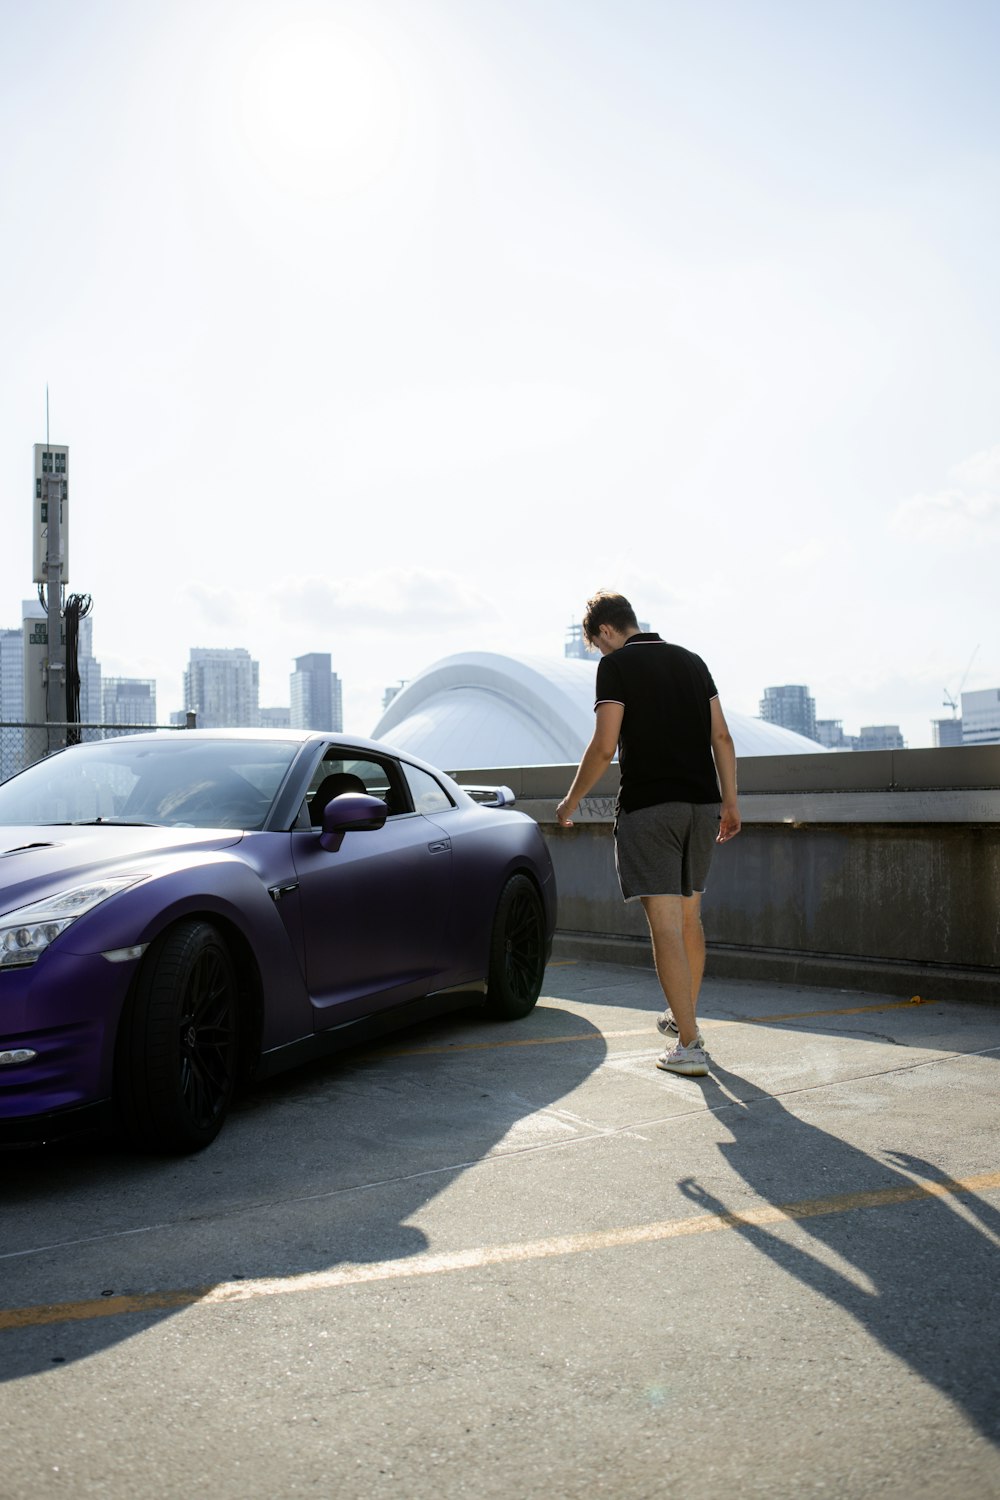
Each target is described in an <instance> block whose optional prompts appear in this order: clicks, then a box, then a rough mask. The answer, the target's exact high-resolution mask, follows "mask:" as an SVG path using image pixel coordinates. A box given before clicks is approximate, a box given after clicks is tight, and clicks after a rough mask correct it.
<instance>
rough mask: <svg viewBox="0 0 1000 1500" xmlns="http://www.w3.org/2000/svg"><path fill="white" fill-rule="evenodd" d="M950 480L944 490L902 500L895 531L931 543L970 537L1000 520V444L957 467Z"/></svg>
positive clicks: (896, 511)
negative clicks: (949, 538)
mask: <svg viewBox="0 0 1000 1500" xmlns="http://www.w3.org/2000/svg"><path fill="white" fill-rule="evenodd" d="M948 479H949V483H948V484H947V485H946V486H945V487H944V488H943V489H940V490H935V491H934V492H933V493H931V494H917V495H911V496H910V498H909V499H908V500H903V501H901V502H900V504H899V505H898V506H897V507H896V509H895V511H894V513H893V515H892V518H891V520H890V526H891V527H892V529H893V530H894V531H900V532H903V533H905V534H906V535H908V536H913V537H916V538H917V539H918V540H921V541H931V540H942V539H945V538H948V537H961V536H967V535H970V534H971V533H973V532H977V531H981V530H983V529H984V528H986V527H991V526H994V525H996V524H997V522H998V521H1000V445H998V446H997V447H995V448H987V449H985V450H984V451H983V452H982V453H976V454H973V456H972V457H971V458H967V459H966V460H965V461H964V462H963V463H960V464H956V465H955V467H954V468H953V469H952V470H951V472H950V474H949V475H948Z"/></svg>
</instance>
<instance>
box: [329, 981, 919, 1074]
mask: <svg viewBox="0 0 1000 1500" xmlns="http://www.w3.org/2000/svg"><path fill="white" fill-rule="evenodd" d="M542 1000H543V1003H542V1005H541V1006H540V1008H541V1009H542V1010H546V1009H549V1008H556V1007H558V1008H559V1009H561V1008H562V1004H563V1002H561V1001H558V1000H554V999H553V997H552V996H551V995H545V996H543V997H542ZM545 1001H551V1002H553V1003H552V1006H551V1007H550V1006H549V1005H546V1004H544V1002H545ZM937 1003H938V1002H936V1001H933V1000H922V999H921V998H920V996H919V995H914V997H913V999H912V1000H886V1001H883V1002H881V1003H880V1004H878V1005H851V1006H845V1007H844V1008H842V1009H839V1010H798V1011H789V1012H787V1013H786V1014H784V1015H780V1016H740V1017H739V1018H738V1019H734V1020H721V1019H720V1020H711V1021H710V1023H709V1024H710V1025H712V1026H743V1025H746V1026H763V1025H768V1024H772V1023H774V1022H777V1021H808V1020H814V1019H817V1018H819V1019H822V1018H823V1017H824V1016H860V1015H864V1014H865V1013H867V1012H868V1011H879V1010H900V1009H902V1010H907V1009H910V1008H912V1007H913V1006H914V1005H934V1004H937ZM571 1014H572V1013H571ZM703 1019H704V1018H703ZM651 1021H652V1018H651ZM650 1029H651V1028H650V1026H649V1025H647V1026H633V1027H630V1028H629V1029H627V1030H624V1031H580V1032H570V1033H568V1034H567V1035H566V1036H533V1037H514V1038H512V1039H511V1040H509V1041H503V1042H496V1041H493V1042H454V1043H446V1044H445V1045H443V1046H440V1047H393V1048H388V1047H387V1048H386V1049H385V1050H381V1049H380V1050H379V1051H378V1052H361V1053H358V1055H357V1060H358V1061H359V1062H365V1061H370V1060H374V1059H376V1058H380V1057H441V1056H444V1055H445V1054H446V1053H449V1052H493V1051H496V1050H497V1049H499V1048H503V1047H554V1046H556V1045H557V1044H558V1043H560V1042H599V1041H603V1040H604V1039H605V1038H606V1037H608V1038H610V1037H622V1036H647V1035H648V1034H649V1032H650ZM654 1041H655V1038H654Z"/></svg>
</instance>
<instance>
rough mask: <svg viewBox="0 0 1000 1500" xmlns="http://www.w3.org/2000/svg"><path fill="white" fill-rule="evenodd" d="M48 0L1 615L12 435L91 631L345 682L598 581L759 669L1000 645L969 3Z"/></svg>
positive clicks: (917, 734)
mask: <svg viewBox="0 0 1000 1500" xmlns="http://www.w3.org/2000/svg"><path fill="white" fill-rule="evenodd" d="M723 14H724V17H725V24H724V25H720V24H719V17H718V14H717V13H716V12H713V11H712V10H711V9H710V8H709V9H706V8H705V7H704V6H700V5H697V4H696V3H695V0H676V3H672V4H671V5H669V6H658V5H655V4H653V3H651V0H622V3H621V4H620V5H616V6H615V7H613V8H612V7H604V6H600V5H598V4H595V3H593V0H580V3H577V0H573V3H572V4H571V3H569V0H538V3H537V4H533V5H532V6H530V7H524V6H518V5H513V6H510V7H503V8H500V9H497V8H495V7H488V6H483V5H481V4H477V3H475V0H472V3H470V4H468V5H463V6H456V5H454V4H453V3H451V0H424V3H422V4H421V6H420V7H419V8H417V9H414V8H413V7H408V6H406V5H404V4H403V3H402V0H386V3H385V4H383V5H379V6H377V7H376V6H372V5H370V4H364V3H362V0H337V3H333V0H330V3H326V0H324V3H320V0H281V3H279V0H256V3H255V4H254V5H252V6H249V7H248V6H245V5H240V4H237V3H236V0H219V3H218V4H216V5H213V6H211V7H209V8H208V9H207V10H206V9H205V8H204V7H196V6H195V5H194V4H193V0H177V3H176V4H171V5H169V6H154V7H134V6H130V5H128V4H127V3H125V0H101V3H100V4H97V3H94V0H84V3H82V4H77V3H70V0H38V3H37V4H36V5H33V6H31V7H8V8H7V9H6V11H5V14H4V17H3V20H2V22H0V34H2V40H3V43H4V45H3V47H2V48H0V138H2V141H3V145H4V150H3V152H2V153H0V184H2V190H3V202H4V205H5V210H6V213H7V216H8V221H9V225H10V226H11V231H10V232H9V233H8V234H6V235H5V236H3V237H0V287H2V288H3V293H2V295H3V298H4V304H3V324H4V333H5V356H6V357H5V360H4V365H3V369H2V371H0V396H2V399H0V492H2V494H3V497H4V515H5V519H6V521H7V527H6V531H5V546H4V549H3V551H2V556H0V601H6V604H5V606H4V608H3V609H2V610H0V614H3V615H4V616H6V618H7V620H8V622H9V624H11V625H14V624H16V622H17V618H18V606H19V603H20V600H21V599H22V598H23V597H24V596H25V593H26V592H27V590H26V583H27V579H28V578H29V577H30V567H31V546H32V541H31V514H30V507H31V500H32V497H31V493H30V483H31V478H30V466H31V446H32V444H33V443H35V442H37V441H40V440H41V439H43V438H44V436H45V389H46V386H48V387H49V389H50V393H51V427H50V436H51V439H52V443H53V444H67V445H69V446H70V448H71V449H72V453H73V498H72V505H73V522H72V524H73V545H72V557H71V564H70V566H71V574H70V583H71V586H72V587H73V588H74V589H77V590H81V591H85V592H87V593H89V594H90V595H91V596H92V598H93V601H94V617H95V620H96V622H97V624H96V629H97V631H98V635H99V638H100V640H101V641H102V643H103V644H104V645H105V646H106V648H107V649H106V650H105V651H104V652H103V653H102V658H103V661H104V666H105V670H106V671H107V672H108V674H109V675H111V676H116V677H137V678H139V679H143V680H150V679H152V680H155V681H156V682H157V692H158V698H159V701H160V703H161V705H162V707H164V708H165V707H167V706H168V705H169V706H170V707H171V708H172V707H173V706H174V705H176V704H179V703H180V701H181V696H182V693H181V681H182V673H183V665H184V663H183V661H182V660H181V659H179V654H178V653H177V652H176V651H175V645H174V643H175V641H176V639H177V637H178V632H180V637H181V639H184V640H190V641H200V642H204V643H206V644H209V645H216V646H218V647H230V646H233V645H235V644H239V645H242V646H243V647H244V648H245V649H246V650H248V651H249V652H250V653H251V655H252V656H253V657H254V659H255V660H257V661H258V662H259V663H260V695H261V701H262V702H263V703H278V702H280V701H283V700H284V697H285V686H284V684H285V679H286V676H287V672H288V663H289V662H290V661H292V660H294V658H295V657H296V655H298V654H300V653H301V652H302V650H303V649H308V648H309V647H310V646H311V645H313V644H315V643H317V642H320V643H324V644H329V645H330V646H331V647H332V649H333V651H334V655H335V657H336V659H337V664H338V671H339V672H340V674H341V677H342V679H343V681H344V684H345V697H344V718H345V724H347V725H349V726H351V727H356V728H359V729H364V727H365V726H367V725H369V724H372V723H374V722H375V721H376V719H377V717H378V714H379V710H380V705H381V698H382V694H383V692H384V690H385V688H386V686H387V684H390V683H392V682H394V681H396V680H399V679H400V678H406V679H410V678H412V677H414V676H415V675H416V674H417V673H418V672H419V671H421V670H422V669H424V668H425V667H426V666H428V665H429V664H431V663H433V662H434V661H436V660H439V659H441V658H442V657H445V656H447V655H449V654H451V653H452V652H455V651H457V650H493V651H500V652H505V651H510V652H513V653H515V654H518V655H522V656H529V655H550V654H558V652H559V650H560V643H561V640H562V636H563V632H564V628H565V622H566V617H567V615H568V614H575V616H576V617H577V618H579V616H580V614H582V611H583V607H584V603H585V600H586V599H587V597H588V596H589V595H590V594H591V593H593V591H594V590H595V589H596V588H599V587H612V588H618V589H620V590H621V591H622V592H624V593H625V594H626V595H627V596H628V597H629V598H630V599H631V600H632V602H633V604H634V606H635V608H636V610H637V611H638V613H639V615H640V617H641V618H643V619H646V620H649V622H650V623H651V625H652V627H653V629H656V630H658V631H660V633H661V634H663V635H664V636H666V637H667V638H669V639H673V640H676V641H679V642H681V643H682V644H684V645H686V646H689V647H690V648H691V649H693V650H695V651H697V652H698V653H699V654H700V655H702V656H703V657H704V659H705V660H706V661H707V662H708V663H709V665H710V667H711V669H712V671H713V675H714V676H715V678H716V681H717V683H718V685H719V688H720V693H721V695H722V700H723V702H724V704H726V705H727V706H731V707H732V708H734V709H737V710H739V711H741V712H745V713H750V714H755V713H756V706H757V703H758V701H759V698H760V694H761V690H762V687H763V686H764V685H765V684H766V683H769V682H786V683H796V682H798V683H801V682H808V683H809V684H810V686H811V690H812V692H813V693H814V695H815V697H816V700H817V702H818V703H819V704H821V705H822V707H823V711H824V712H825V713H827V714H833V713H835V714H836V715H837V716H838V717H840V718H842V720H843V721H844V723H845V724H849V725H851V726H861V725H865V724H873V723H877V722H880V721H883V720H885V719H891V720H895V721H898V723H899V724H900V726H901V729H902V731H903V735H904V738H905V739H906V741H907V743H908V744H910V745H914V746H917V745H926V744H930V743H931V723H932V721H933V720H934V719H935V718H936V717H940V716H941V715H942V714H944V713H945V712H946V710H945V709H944V708H943V707H942V703H943V701H944V698H945V694H946V693H948V694H950V695H952V696H954V695H955V693H956V691H957V687H958V683H959V681H960V679H961V677H962V674H963V672H964V671H965V669H966V664H967V663H968V662H969V661H970V658H971V657H972V655H973V652H974V650H975V648H976V647H977V646H978V647H979V651H978V655H977V656H976V658H975V661H974V663H973V667H972V671H971V672H970V674H969V678H968V681H967V682H966V684H965V686H966V688H967V689H969V690H985V689H989V688H991V687H992V686H993V685H994V684H995V683H997V682H1000V637H998V632H997V629H996V621H995V604H994V602H993V598H994V594H995V582H994V579H993V558H994V557H995V554H996V546H997V543H998V541H1000V419H998V415H997V410H998V408H997V401H996V392H997V389H998V386H1000V336H998V335H1000V283H998V281H997V278H996V275H995V270H994V267H993V260H994V258H995V257H994V252H993V248H992V247H993V245H994V244H995V243H996V240H997V238H998V235H997V230H998V228H1000V194H998V192H997V185H998V178H1000V93H998V91H997V89H996V87H995V80H994V76H993V74H994V67H993V59H994V58H995V57H996V55H997V50H998V43H1000V12H998V11H997V9H996V7H994V6H990V5H987V4H985V3H982V0H958V3H956V4H955V5H954V6H951V7H948V8H947V10H945V9H943V8H937V9H935V8H933V7H918V8H916V9H914V7H913V6H912V5H909V4H906V3H905V0H887V3H886V4H885V5H882V6H879V7H871V6H866V5H864V4H861V3H860V0H847V3H846V4H845V5H843V6H840V7H836V8H834V9H830V8H825V9H824V8H822V7H809V6H807V7H799V8H797V9H795V8H790V7H788V6H787V5H785V4H780V3H778V0H748V3H747V4H746V5H743V6H730V7H726V8H725V9H724V12H723Z"/></svg>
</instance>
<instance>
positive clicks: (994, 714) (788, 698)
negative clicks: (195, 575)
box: [0, 600, 1000, 750]
mask: <svg viewBox="0 0 1000 1500" xmlns="http://www.w3.org/2000/svg"><path fill="white" fill-rule="evenodd" d="M23 608H24V609H25V611H27V610H29V609H33V608H34V603H33V601H30V600H26V601H24V605H23ZM39 608H40V606H39ZM640 628H641V629H644V630H645V629H648V628H649V625H648V622H646V621H640ZM82 633H83V643H84V652H83V657H82V658H81V664H82V665H83V666H84V680H85V684H86V683H87V681H88V679H89V680H90V684H91V685H90V687H89V692H88V691H87V690H85V692H84V695H83V700H82V701H83V706H84V710H85V711H84V712H82V714H81V717H82V719H83V721H84V722H87V721H89V722H94V723H96V722H107V723H118V722H121V723H127V722H129V719H128V717H127V713H126V711H125V710H124V708H123V707H122V706H121V705H124V704H126V703H130V702H133V701H135V702H136V703H137V704H139V705H140V711H139V712H137V717H136V719H135V722H136V723H154V722H155V723H163V724H166V723H168V722H175V721H179V720H180V719H181V718H183V716H184V714H185V712H187V711H189V710H191V709H192V708H195V709H196V711H197V708H196V705H195V704H194V703H193V701H192V692H193V691H194V690H193V689H192V688H191V685H190V684H191V674H192V671H193V669H194V667H195V663H196V658H216V659H222V658H237V657H238V658H241V659H243V660H245V663H246V666H247V668H248V669H249V670H250V671H251V672H252V674H253V683H254V702H255V703H256V705H257V707H256V709H255V710H250V709H247V708H246V705H245V704H244V709H245V711H243V712H241V713H240V714H238V715H237V717H236V718H229V719H226V718H219V717H218V715H217V713H216V712H215V709H214V708H213V709H212V710H211V711H209V713H208V714H207V715H202V718H203V719H204V721H205V724H206V726H207V725H211V724H215V723H219V724H223V723H230V722H231V723H233V724H236V723H237V722H240V723H246V724H247V725H250V724H251V723H252V721H253V720H254V718H255V715H256V717H258V718H259V719H260V722H261V723H262V724H265V723H267V722H271V723H274V724H275V725H277V724H278V723H279V722H280V723H285V722H287V723H288V724H290V725H292V726H295V725H298V727H300V728H301V727H314V728H329V729H334V730H337V731H342V730H343V729H345V728H347V729H349V730H350V731H351V732H352V733H357V734H363V735H366V736H367V735H368V734H370V733H371V730H372V727H373V725H372V724H369V725H367V726H364V725H360V724H355V725H346V724H345V721H344V717H343V706H342V705H343V698H344V686H345V685H344V683H343V681H342V680H341V678H340V676H339V674H338V673H336V672H334V671H333V670H332V659H333V658H332V653H331V652H315V651H314V652H307V653H300V654H299V655H297V656H296V657H294V658H293V670H292V671H291V672H290V673H289V674H288V688H289V691H288V695H287V696H288V701H287V702H284V701H280V702H271V703H266V702H264V701H263V700H262V699H261V696H260V691H259V665H260V664H259V662H258V661H257V660H256V659H254V658H253V657H252V655H251V653H250V652H248V650H247V649H246V647H240V646H235V647H234V646H227V647H207V648H206V647H194V646H192V647H189V648H188V667H187V668H186V669H185V670H184V672H183V676H182V680H183V681H184V683H185V691H184V693H183V694H182V696H183V697H184V703H183V705H180V706H172V707H170V708H168V709H163V710H161V712H160V713H158V714H157V715H155V716H153V717H149V716H148V715H147V713H146V712H145V708H146V704H147V703H148V702H149V701H150V700H151V701H152V702H153V703H154V704H158V698H157V686H156V682H155V679H142V678H136V677H131V676H128V675H123V676H112V675H109V674H107V673H105V672H104V671H103V669H102V665H101V660H100V659H99V658H96V657H95V655H94V653H93V618H92V616H88V617H87V619H86V620H85V621H83V622H82ZM20 635H21V632H20V630H12V629H0V645H2V646H3V663H2V665H3V668H4V670H3V671H2V672H0V685H2V688H3V696H4V702H5V704H6V705H7V709H8V710H9V711H10V712H6V711H5V714H4V715H3V717H4V718H5V719H7V718H11V719H13V720H17V719H19V718H20V714H19V713H18V712H16V711H14V708H15V698H14V695H15V694H16V693H20V691H21V680H20V655H21V643H20ZM11 637H16V638H17V641H16V646H17V649H16V650H15V649H14V643H13V642H12V640H11ZM551 654H552V655H553V659H557V658H556V656H555V653H551ZM563 657H564V659H565V657H576V658H579V659H584V660H586V659H588V658H589V653H588V652H586V650H585V648H584V643H583V641H582V635H581V630H580V626H579V624H578V623H577V622H571V623H570V625H569V626H568V627H567V629H566V632H565V636H564V643H563ZM432 665H433V663H430V662H428V663H426V664H425V667H424V668H422V669H421V671H423V670H426V668H427V667H430V666H432ZM95 666H96V668H97V672H96V676H94V675H93V673H92V672H91V671H89V670H88V669H91V668H93V667H95ZM595 667H596V660H595ZM317 673H319V674H320V675H321V676H322V678H323V686H322V687H321V688H320V689H319V691H320V697H319V699H316V698H315V696H314V695H315V693H316V691H317V690H316V688H315V686H314V685H313V680H312V679H313V678H314V676H315V674H317ZM326 674H329V678H330V682H329V684H327V683H326V681H325V678H326ZM417 675H419V674H417ZM199 681H200V679H199ZM405 685H406V680H405V679H402V678H399V679H397V680H396V682H395V683H394V684H386V685H385V686H384V687H383V689H382V693H381V698H380V703H379V711H380V713H381V711H382V710H384V709H385V707H386V706H387V704H388V703H389V702H390V701H391V699H392V697H393V696H394V695H395V693H396V692H398V691H399V689H400V688H401V687H403V686H405ZM108 688H111V690H112V693H111V696H112V700H113V702H114V704H115V707H114V708H113V709H112V710H111V711H109V709H108V705H107V702H106V697H107V689H108ZM762 691H763V697H762V698H761V699H760V701H759V703H758V710H759V711H758V713H757V714H756V715H754V717H756V718H760V719H761V720H762V721H763V722H767V723H773V724H779V725H781V726H782V727H784V728H787V729H792V730H794V731H795V732H796V733H799V734H802V735H804V736H805V737H806V738H808V739H812V740H815V741H816V742H817V743H819V744H822V745H824V746H825V747H826V748H828V749H852V750H865V749H906V748H917V747H915V746H912V745H910V744H909V742H908V741H906V739H905V737H904V736H903V734H902V732H901V730H900V726H899V724H898V723H896V722H891V723H890V722H884V721H883V722H880V723H878V724H876V723H870V724H861V725H859V726H858V727H857V730H856V731H851V730H850V729H848V730H847V731H845V730H844V729H843V723H844V720H843V718H820V717H819V716H818V715H817V713H816V702H815V698H814V697H813V695H812V694H811V692H810V689H809V687H808V685H806V684H783V685H769V686H767V687H765V688H764V689H763V690H762ZM194 695H195V696H198V697H205V692H204V688H202V689H201V690H200V691H194ZM208 696H209V697H210V698H211V697H212V694H211V693H210V694H209V695H208ZM98 701H100V703H101V711H100V712H99V713H98V712H96V711H95V709H94V704H95V703H97V702H98ZM314 702H315V704H316V706H317V712H316V713H315V714H313V715H312V716H310V708H311V706H312V705H313V704H314ZM966 702H968V704H969V705H970V707H971V708H972V713H973V719H972V721H971V722H970V728H969V732H968V734H967V736H966V740H965V742H966V743H975V742H982V743H993V742H995V741H996V740H997V739H1000V708H997V707H996V705H997V704H1000V688H989V689H980V690H976V691H963V690H962V689H961V688H960V689H959V700H958V701H957V702H956V701H954V700H952V699H950V698H949V699H947V700H946V704H945V706H950V707H951V708H952V710H953V715H952V720H942V719H940V718H938V717H936V718H935V719H934V720H932V721H931V732H930V736H929V738H928V744H932V743H934V744H936V743H938V736H939V734H940V729H939V726H940V725H941V724H942V723H949V724H950V723H951V722H953V723H954V725H955V726H956V727H957V737H956V738H954V739H952V738H951V737H950V736H949V737H947V738H944V739H941V743H944V744H952V743H954V744H961V743H963V738H962V733H961V730H962V715H961V713H960V712H959V710H960V709H962V708H964V706H965V704H966ZM313 718H315V719H316V722H315V723H313V722H312V719H313ZM321 720H322V722H320V721H321ZM374 722H375V721H373V723H374ZM972 722H974V724H975V727H974V728H972V727H971V724H972Z"/></svg>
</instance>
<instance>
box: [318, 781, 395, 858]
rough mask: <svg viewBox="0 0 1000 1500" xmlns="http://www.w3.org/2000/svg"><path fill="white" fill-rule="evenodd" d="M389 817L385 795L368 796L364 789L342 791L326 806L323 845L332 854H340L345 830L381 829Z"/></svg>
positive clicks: (324, 810) (350, 831)
mask: <svg viewBox="0 0 1000 1500" xmlns="http://www.w3.org/2000/svg"><path fill="white" fill-rule="evenodd" d="M388 816H389V809H388V808H387V807H386V805H385V803H384V802H383V801H382V798H381V797H367V796H365V795H364V793H362V792H341V794H340V796H339V797H334V799H333V801H332V802H328V803H327V804H326V806H325V807H324V809H323V832H322V833H321V834H320V836H319V841H320V844H321V845H322V847H323V848H324V849H327V850H329V851H330V853H331V854H336V852H337V850H338V849H339V848H340V846H341V844H342V842H343V839H344V834H345V833H360V832H362V831H363V830H364V829H371V828H381V827H382V825H383V824H384V823H385V820H386V818H387V817H388Z"/></svg>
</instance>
